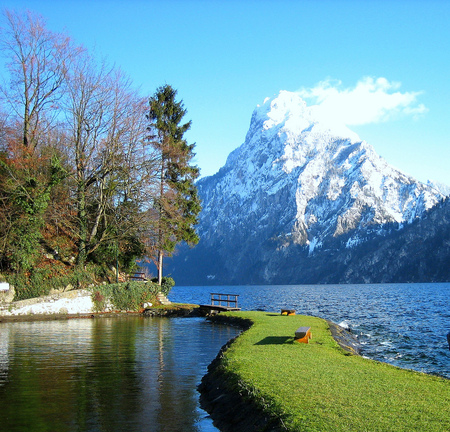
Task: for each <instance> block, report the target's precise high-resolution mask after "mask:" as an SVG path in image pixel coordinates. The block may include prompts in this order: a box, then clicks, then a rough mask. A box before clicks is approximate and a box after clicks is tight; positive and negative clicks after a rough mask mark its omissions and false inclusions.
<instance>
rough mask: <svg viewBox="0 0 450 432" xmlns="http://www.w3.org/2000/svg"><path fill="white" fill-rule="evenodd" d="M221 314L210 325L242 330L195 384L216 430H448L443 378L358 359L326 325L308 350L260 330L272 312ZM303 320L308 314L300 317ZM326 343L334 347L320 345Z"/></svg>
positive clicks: (344, 336) (349, 340)
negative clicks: (235, 327)
mask: <svg viewBox="0 0 450 432" xmlns="http://www.w3.org/2000/svg"><path fill="white" fill-rule="evenodd" d="M227 315H228V313H227V314H224V315H222V314H220V315H218V316H216V317H213V318H212V319H211V320H212V321H213V322H217V323H220V324H227V325H233V326H239V327H241V328H243V332H242V333H241V334H240V335H238V336H236V337H235V338H233V339H232V340H230V341H229V342H228V343H227V344H225V345H224V346H223V347H222V349H221V350H220V352H219V354H218V355H217V357H216V358H215V359H214V360H213V362H211V364H210V366H209V367H208V372H207V374H206V375H205V376H204V377H203V379H202V382H201V383H200V385H199V386H198V390H199V392H200V395H201V396H200V402H201V406H202V408H203V409H204V410H205V411H207V412H208V413H209V414H210V416H211V418H212V419H213V422H214V425H215V426H216V427H218V428H219V429H220V430H222V431H223V432H229V431H230V432H231V431H232V432H246V431H248V430H261V431H273V432H278V431H287V430H292V431H293V430H310V427H311V428H312V429H311V430H323V431H326V430H330V431H331V430H333V431H350V430H359V429H358V428H363V429H364V430H380V431H384V430H391V431H397V430H398V431H400V430H413V429H414V430H416V429H415V428H416V427H419V428H421V429H420V430H427V431H441V430H444V429H442V427H444V428H445V427H447V426H449V427H450V415H449V414H448V413H447V409H446V408H445V407H446V405H445V400H446V399H447V398H448V397H450V387H449V380H448V379H446V378H445V377H440V376H435V375H433V374H427V373H424V372H417V371H414V370H411V369H403V368H399V367H396V366H392V365H390V364H388V363H384V362H379V361H375V360H370V359H367V358H364V357H362V356H361V355H359V353H358V345H357V344H356V345H355V339H356V338H355V337H354V336H353V335H352V334H351V333H349V332H348V331H346V330H345V329H344V328H342V327H340V326H339V325H338V324H335V323H333V322H330V321H328V320H324V319H321V321H323V323H324V324H323V325H322V327H323V330H325V332H322V334H319V333H318V330H317V329H315V330H314V329H313V339H312V343H311V342H310V344H309V345H310V346H309V345H306V344H298V343H294V342H293V339H294V338H293V337H286V336H285V335H286V334H289V332H286V331H285V330H283V329H282V330H281V332H280V331H278V330H276V329H275V328H273V327H272V325H271V324H269V327H267V323H268V322H274V323H275V322H276V321H277V318H275V317H276V316H277V315H278V314H275V313H274V314H269V313H267V314H262V313H261V315H258V316H257V315H256V313H252V312H248V313H247V312H245V313H242V314H241V315H242V317H239V316H236V315H234V316H233V314H230V315H231V316H227ZM309 318H314V317H308V316H303V317H302V318H301V319H302V320H305V319H306V320H307V319H309ZM242 320H244V321H242ZM250 320H251V321H252V324H249V321H250ZM273 320H275V321H273ZM292 324H293V322H292ZM261 326H262V327H263V328H262V331H261ZM256 327H257V328H256ZM288 327H289V328H292V327H291V324H289V326H288ZM325 328H326V329H325ZM247 330H248V331H247ZM277 332H278V333H277ZM325 333H327V334H328V336H326V335H325ZM278 334H279V335H280V336H277V335H278ZM267 335H272V336H267ZM281 335H282V336H281ZM324 335H325V338H324ZM239 338H242V340H239V341H238V342H237V340H238V339H239ZM261 338H262V339H261ZM327 339H328V340H329V341H331V340H333V341H334V343H335V344H337V345H338V347H336V348H333V346H332V344H331V345H328V346H327V344H330V342H328V343H327V342H326V340H327ZM258 345H259V347H258ZM261 345H264V347H262V346H261ZM302 345H303V346H302ZM314 345H315V347H314ZM336 350H337V351H336ZM317 354H318V357H317V360H316V357H314V356H316V355H317ZM305 356H306V357H305ZM310 356H311V357H310ZM313 357H314V358H313ZM284 358H286V360H284ZM292 359H295V360H294V361H292ZM285 363H289V366H288V370H286V368H285ZM290 367H293V369H290ZM355 380H356V381H355ZM333 383H334V384H333ZM362 390H363V391H362ZM319 395H321V396H319ZM425 395H426V396H425ZM343 401H347V402H343ZM418 406H420V407H421V408H420V412H421V414H420V416H418V415H417V412H418V411H417V407H418ZM383 407H386V408H387V407H389V410H386V409H385V408H383ZM319 425H320V426H319ZM405 425H406V426H405ZM425 426H426V427H425ZM316 427H319V429H316ZM404 427H406V429H404ZM408 427H410V429H408ZM445 430H447V429H445Z"/></svg>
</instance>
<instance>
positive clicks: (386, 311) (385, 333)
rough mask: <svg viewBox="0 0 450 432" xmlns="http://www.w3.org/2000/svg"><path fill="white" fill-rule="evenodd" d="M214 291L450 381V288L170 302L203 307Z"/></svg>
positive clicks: (204, 291)
mask: <svg viewBox="0 0 450 432" xmlns="http://www.w3.org/2000/svg"><path fill="white" fill-rule="evenodd" d="M211 292H217V293H231V294H238V295H239V306H240V307H241V308H242V309H243V310H257V309H259V310H264V311H275V312H280V310H281V308H284V307H289V308H292V309H295V310H296V311H297V314H304V315H314V316H318V317H321V318H326V319H329V320H331V321H333V322H335V323H337V324H341V325H342V326H344V327H347V328H349V329H350V330H351V331H352V332H353V334H354V335H356V336H357V337H358V339H359V341H360V343H361V344H362V355H364V356H367V357H370V358H373V359H375V360H380V361H384V362H387V363H391V364H393V365H395V366H399V367H403V368H408V369H414V370H418V371H422V372H427V373H432V374H438V375H441V376H444V377H447V378H450V351H449V349H448V343H447V339H446V335H447V333H449V332H450V283H423V284H367V285H283V286H281V285H279V286H274V285H270V286H269V285H265V286H220V287H216V286H210V287H182V286H180V287H177V286H175V287H174V288H173V289H172V291H171V293H170V296H169V298H170V299H171V300H172V301H178V302H183V303H195V304H198V303H202V304H203V303H209V302H210V293H211Z"/></svg>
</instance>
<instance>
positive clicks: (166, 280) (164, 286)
mask: <svg viewBox="0 0 450 432" xmlns="http://www.w3.org/2000/svg"><path fill="white" fill-rule="evenodd" d="M152 282H153V283H158V278H153V279H152ZM174 286H175V281H174V280H173V279H172V278H171V277H165V276H164V277H163V278H162V281H161V289H160V290H159V291H160V292H161V293H163V294H164V295H165V296H166V295H168V294H169V293H170V290H171V289H172V288H173V287H174Z"/></svg>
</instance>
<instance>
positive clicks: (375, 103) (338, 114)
mask: <svg viewBox="0 0 450 432" xmlns="http://www.w3.org/2000/svg"><path fill="white" fill-rule="evenodd" d="M400 86H401V83H399V82H389V81H388V80H387V79H386V78H372V77H366V78H363V79H361V80H360V81H358V82H357V84H356V86H355V87H353V88H344V89H343V88H342V83H341V82H340V81H332V80H325V81H322V82H320V83H319V84H317V85H316V86H315V87H314V88H310V89H301V90H299V91H298V93H299V94H300V95H301V97H302V98H304V99H306V100H308V102H312V103H313V104H315V105H314V106H311V109H312V111H313V112H314V113H315V114H316V115H317V116H318V117H320V118H323V119H326V120H327V121H328V122H333V123H336V124H344V125H346V126H352V125H353V126H356V125H364V124H369V123H380V122H385V121H388V120H392V119H394V118H396V117H398V116H401V115H407V116H414V117H416V116H418V115H420V114H423V113H425V112H427V111H428V109H427V108H426V107H425V106H424V105H423V104H419V103H418V102H417V98H418V96H419V95H420V94H421V92H400V91H398V89H399V88H400Z"/></svg>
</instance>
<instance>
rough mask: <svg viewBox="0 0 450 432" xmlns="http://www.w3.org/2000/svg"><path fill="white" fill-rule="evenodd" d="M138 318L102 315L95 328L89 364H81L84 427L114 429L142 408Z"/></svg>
mask: <svg viewBox="0 0 450 432" xmlns="http://www.w3.org/2000/svg"><path fill="white" fill-rule="evenodd" d="M139 325H140V322H139V320H136V319H113V320H109V319H98V320H95V325H94V326H93V329H92V345H91V350H92V353H94V355H93V356H92V362H91V364H90V365H89V366H88V367H81V368H78V370H77V372H78V374H77V376H76V377H75V381H76V383H77V390H76V391H75V393H76V394H77V401H76V406H77V417H76V424H77V427H78V428H80V429H81V430H92V429H91V428H92V426H93V424H95V425H96V427H95V428H94V429H95V430H100V431H114V430H120V425H122V426H126V424H127V423H128V422H129V421H132V419H133V418H134V417H135V416H136V415H137V414H138V412H139V402H140V401H139V394H140V388H139V384H140V379H139V373H138V371H137V370H136V367H135V363H136V359H135V356H136V352H135V344H136V332H137V329H138V326H139Z"/></svg>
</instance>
